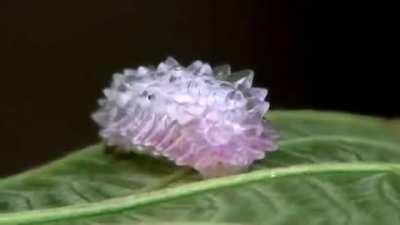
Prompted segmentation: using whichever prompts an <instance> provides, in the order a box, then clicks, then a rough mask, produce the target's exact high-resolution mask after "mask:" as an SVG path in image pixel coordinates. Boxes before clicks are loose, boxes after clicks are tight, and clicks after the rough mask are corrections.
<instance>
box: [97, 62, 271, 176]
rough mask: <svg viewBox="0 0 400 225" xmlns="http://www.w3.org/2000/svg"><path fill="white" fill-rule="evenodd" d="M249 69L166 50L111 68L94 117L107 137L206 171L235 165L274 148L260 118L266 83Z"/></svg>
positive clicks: (265, 107) (218, 172)
mask: <svg viewBox="0 0 400 225" xmlns="http://www.w3.org/2000/svg"><path fill="white" fill-rule="evenodd" d="M252 79H253V73H252V71H249V70H246V71H241V72H238V73H233V74H231V72H230V68H229V66H222V67H219V68H215V69H214V70H213V69H212V68H211V67H210V66H209V65H208V64H206V63H202V62H201V61H195V62H194V63H193V64H192V65H190V66H188V67H182V66H181V65H180V64H178V62H176V61H175V60H174V59H172V58H168V59H167V60H166V61H165V62H163V63H160V64H159V66H158V67H157V68H154V67H139V68H138V69H136V70H131V69H128V70H125V71H124V72H123V74H115V75H114V78H113V82H112V84H111V87H110V88H107V89H105V90H104V94H105V96H106V98H104V99H101V100H99V105H100V109H99V110H98V111H97V112H95V113H94V114H93V119H94V120H95V121H96V122H97V123H98V124H99V126H100V127H101V131H100V135H101V137H102V138H103V139H104V140H105V142H106V143H107V144H108V145H111V146H117V147H119V148H121V149H124V150H127V151H140V152H144V153H148V154H151V155H154V156H163V157H165V158H168V159H169V160H172V161H174V162H175V164H177V165H182V166H190V167H193V168H195V169H196V170H198V171H199V172H200V173H201V174H202V175H204V176H206V177H213V176H221V175H226V174H232V173H238V172H241V171H243V170H245V169H247V168H248V167H249V165H251V164H252V163H253V162H254V161H255V160H257V159H262V158H264V157H265V154H266V152H268V151H272V150H275V149H276V148H277V146H276V139H277V136H278V135H277V133H276V132H275V131H274V130H273V129H272V128H271V127H270V126H269V125H268V124H267V123H266V122H265V121H264V120H263V116H264V114H265V113H266V112H267V111H268V108H269V104H268V102H266V101H265V100H264V99H265V97H266V95H267V90H266V89H262V88H252V87H251V84H252Z"/></svg>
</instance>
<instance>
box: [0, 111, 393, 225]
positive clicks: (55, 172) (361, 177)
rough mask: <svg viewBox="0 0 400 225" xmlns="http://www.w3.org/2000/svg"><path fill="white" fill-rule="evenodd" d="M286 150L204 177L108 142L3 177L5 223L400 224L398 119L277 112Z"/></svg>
mask: <svg viewBox="0 0 400 225" xmlns="http://www.w3.org/2000/svg"><path fill="white" fill-rule="evenodd" d="M268 119H269V120H270V121H271V123H272V124H273V126H274V127H276V128H277V129H278V130H279V131H280V133H281V135H282V138H281V140H280V149H279V150H278V151H276V152H273V153H271V154H270V155H269V156H268V157H267V158H266V159H264V160H261V161H258V162H257V163H255V164H254V166H253V167H252V168H251V170H250V171H248V172H247V173H243V174H239V175H234V176H228V177H223V178H216V179H208V180H204V179H202V178H201V177H200V176H199V175H198V174H197V173H196V172H194V171H192V170H190V169H188V168H182V167H176V166H175V165H173V164H171V163H169V162H166V161H164V160H161V159H153V158H151V157H148V156H144V155H138V154H129V155H117V154H105V151H104V146H103V145H101V144H98V145H93V146H89V147H87V148H85V149H82V150H79V151H76V152H74V153H72V154H70V155H68V156H66V157H64V158H62V159H60V160H57V161H54V162H52V163H50V164H47V165H45V166H42V167H39V168H37V169H33V170H30V171H26V172H24V173H21V174H18V175H15V176H11V177H8V178H3V179H1V180H0V224H60V225H62V224H68V225H70V224H82V225H86V224H87V225H90V224H96V225H98V224H123V225H124V224H142V225H147V224H149V225H150V224H155V225H167V224H168V225H170V224H176V225H181V224H187V225H203V224H211V225H213V224H214V225H238V224H307V225H308V224H335V225H336V224H377V223H379V224H400V214H399V213H398V212H399V211H400V163H399V161H400V134H399V130H400V129H399V126H398V121H396V122H394V121H389V120H383V119H379V118H373V117H367V116H358V115H351V114H344V113H335V112H317V111H307V110H296V111H273V112H271V113H270V114H268Z"/></svg>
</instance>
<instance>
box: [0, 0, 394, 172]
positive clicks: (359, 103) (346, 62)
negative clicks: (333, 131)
mask: <svg viewBox="0 0 400 225" xmlns="http://www.w3.org/2000/svg"><path fill="white" fill-rule="evenodd" d="M315 11H316V10H314V9H313V8H312V3H311V0H304V1H290V0H281V1H279V0H277V1H273V0H260V1H257V0H246V1H232V0H218V1H214V0H202V1H187V0H186V1H185V0H168V1H161V0H159V1H156V0H146V1H141V0H130V1H128V0H120V1H92V0H88V1H50V0H38V1H19V0H13V1H8V0H4V1H1V2H0V134H1V136H0V137H1V154H0V176H6V175H9V174H13V173H16V172H19V171H22V170H25V169H28V168H30V167H33V166H36V165H39V164H42V163H44V162H47V161H49V160H52V159H55V158H58V157H60V156H62V155H64V154H66V153H67V152H69V151H71V150H73V149H78V148H80V147H83V146H86V145H89V144H92V143H95V142H97V141H98V137H97V128H96V126H95V125H94V123H93V122H92V121H91V120H90V118H89V115H90V113H91V112H93V111H94V110H95V109H96V100H97V99H98V98H99V97H100V96H101V95H102V93H101V90H102V88H104V87H105V86H106V85H108V83H109V81H110V79H111V75H112V73H114V72H117V71H121V69H122V68H125V67H136V66H138V65H149V64H157V63H158V62H159V61H161V60H163V59H165V57H167V56H174V57H176V58H177V59H178V60H179V61H180V62H182V63H184V64H188V63H190V62H191V61H193V60H195V59H202V60H204V61H207V62H209V63H211V64H212V65H218V64H222V63H230V64H231V65H233V68H234V69H237V70H239V69H243V68H252V69H253V70H255V72H256V80H255V84H256V86H263V87H267V88H268V89H269V91H270V97H269V98H270V101H271V103H272V109H296V108H313V109H326V110H339V111H347V112H354V113H362V114H369V115H378V116H385V117H394V116H399V115H400V114H399V112H400V111H399V109H398V108H397V107H396V104H394V102H395V101H390V103H385V101H383V100H385V99H392V98H394V97H396V96H397V95H396V93H397V89H395V88H394V89H390V88H383V87H382V86H380V85H381V83H382V81H384V82H387V81H385V79H386V78H385V76H383V75H382V74H381V73H380V72H382V70H381V69H380V66H379V65H377V64H376V60H375V59H376V58H379V57H380V56H377V55H373V54H371V52H370V49H371V46H373V45H374V43H371V42H370V41H371V39H365V37H370V36H368V35H366V36H364V35H356V36H354V34H356V33H355V32H354V29H361V30H362V31H363V32H364V31H369V30H368V29H369V28H368V29H366V30H363V28H362V26H364V25H363V22H362V20H360V21H361V22H360V23H358V22H357V21H356V24H357V26H354V27H353V26H351V28H349V26H347V28H346V29H343V28H342V27H341V26H340V25H337V24H335V23H336V22H333V23H332V20H330V21H327V22H328V23H327V24H326V23H322V25H320V24H319V25H316V23H315V21H318V20H320V18H319V17H315V16H314V12H315ZM318 12H319V13H321V12H322V14H323V13H324V11H321V10H318ZM336 16H337V15H336ZM335 18H336V19H337V18H338V17H335ZM336 19H335V20H336ZM346 23H347V22H346ZM353 23H354V21H353ZM343 24H344V23H343ZM353 28H354V29H353ZM372 33H373V32H372ZM357 34H358V33H357ZM316 41H318V42H322V43H321V45H319V46H320V47H318V50H317V51H315V53H313V54H312V44H313V42H314V43H315V42H316ZM366 46H367V47H366ZM371 58H374V60H371ZM370 72H374V73H375V72H378V73H376V75H375V76H374V78H372V79H371V78H368V77H369V76H367V74H368V73H370ZM389 83H390V82H389ZM382 99H383V100H382Z"/></svg>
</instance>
